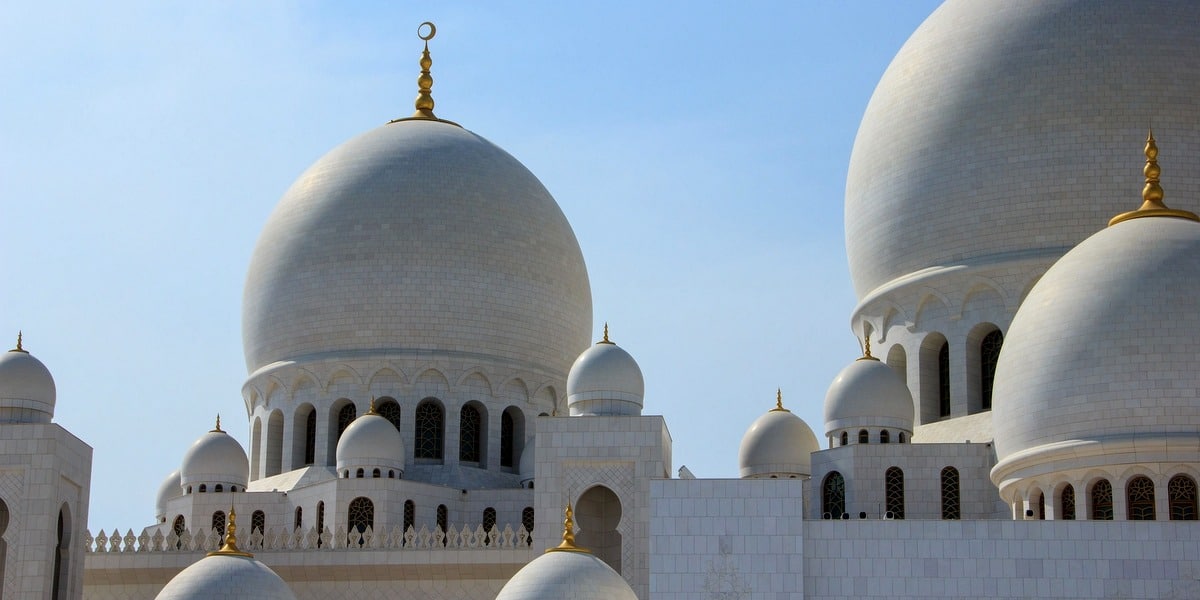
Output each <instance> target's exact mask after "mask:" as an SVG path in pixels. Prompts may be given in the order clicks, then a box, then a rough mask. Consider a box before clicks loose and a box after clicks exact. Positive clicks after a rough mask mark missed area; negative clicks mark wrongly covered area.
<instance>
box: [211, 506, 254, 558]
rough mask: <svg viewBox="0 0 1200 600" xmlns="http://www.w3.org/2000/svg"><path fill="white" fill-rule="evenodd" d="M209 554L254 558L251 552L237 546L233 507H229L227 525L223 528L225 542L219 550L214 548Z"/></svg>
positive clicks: (235, 515) (235, 520) (235, 514)
mask: <svg viewBox="0 0 1200 600" xmlns="http://www.w3.org/2000/svg"><path fill="white" fill-rule="evenodd" d="M208 555H209V556H242V557H245V558H254V555H253V554H250V553H249V552H243V551H242V550H241V549H239V548H238V546H237V512H235V511H234V510H233V507H232V506H230V507H229V526H228V527H226V528H225V544H224V545H222V546H221V549H220V550H215V551H213V552H209V553H208Z"/></svg>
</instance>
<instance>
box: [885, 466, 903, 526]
mask: <svg viewBox="0 0 1200 600" xmlns="http://www.w3.org/2000/svg"><path fill="white" fill-rule="evenodd" d="M884 481H885V486H886V488H885V497H884V502H885V504H886V507H887V508H886V509H885V510H888V511H890V512H891V513H892V517H893V518H895V519H903V518H904V471H901V470H900V468H899V467H891V468H889V469H888V470H887V472H886V473H885V474H884Z"/></svg>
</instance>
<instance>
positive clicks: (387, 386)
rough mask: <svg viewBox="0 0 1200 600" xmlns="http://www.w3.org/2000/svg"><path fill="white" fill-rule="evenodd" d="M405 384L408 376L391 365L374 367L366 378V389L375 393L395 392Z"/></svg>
mask: <svg viewBox="0 0 1200 600" xmlns="http://www.w3.org/2000/svg"><path fill="white" fill-rule="evenodd" d="M407 385H408V376H407V375H406V374H405V373H404V371H403V370H402V369H400V368H399V367H396V366H392V365H388V366H386V367H379V368H378V369H375V371H374V372H373V373H371V376H370V377H369V378H368V379H367V389H369V390H372V391H373V392H375V393H380V392H386V393H388V394H395V393H399V392H400V390H402V389H403V388H404V387H405V386H407Z"/></svg>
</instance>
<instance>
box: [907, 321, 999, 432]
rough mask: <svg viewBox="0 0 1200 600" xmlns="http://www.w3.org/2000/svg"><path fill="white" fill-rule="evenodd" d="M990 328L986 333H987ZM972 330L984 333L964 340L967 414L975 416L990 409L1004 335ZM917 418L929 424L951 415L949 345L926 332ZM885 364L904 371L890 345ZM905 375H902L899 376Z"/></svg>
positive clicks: (983, 327)
mask: <svg viewBox="0 0 1200 600" xmlns="http://www.w3.org/2000/svg"><path fill="white" fill-rule="evenodd" d="M989 329H990V330H989ZM976 330H982V331H986V332H987V333H984V334H982V335H980V334H977V333H975V332H974V331H973V332H972V334H971V335H969V336H968V337H967V343H968V344H969V350H968V355H967V359H968V365H967V369H968V373H969V374H970V378H969V381H968V390H969V391H970V393H971V397H972V400H971V402H970V406H969V407H968V412H970V413H975V412H981V411H987V410H991V409H992V387H993V384H994V383H995V380H996V363H997V361H998V360H999V358H1000V348H1001V347H1002V346H1003V345H1004V333H1003V332H1001V331H1000V330H999V329H997V328H995V326H993V325H990V324H986V323H985V324H983V325H980V326H979V327H977V328H976ZM920 361H921V363H920V364H921V389H920V397H921V406H922V409H921V419H922V422H929V421H930V420H933V419H939V418H945V417H949V416H950V413H951V397H950V396H951V394H950V388H951V384H950V342H949V341H947V340H946V336H944V335H942V334H941V333H937V332H934V333H930V334H929V335H928V336H927V337H926V338H925V341H924V342H923V343H922V344H921V356H920ZM888 365H889V366H891V367H893V368H895V369H897V370H901V371H903V370H904V369H907V360H906V359H905V357H904V348H903V347H901V346H893V350H892V351H891V352H890V353H889V356H888ZM901 375H902V376H905V375H906V374H905V373H903V372H902V373H901Z"/></svg>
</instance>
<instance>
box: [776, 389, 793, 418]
mask: <svg viewBox="0 0 1200 600" xmlns="http://www.w3.org/2000/svg"><path fill="white" fill-rule="evenodd" d="M771 412H792V411H790V410H788V409H786V408H784V407H783V390H782V389H781V388H775V408H772V409H771Z"/></svg>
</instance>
